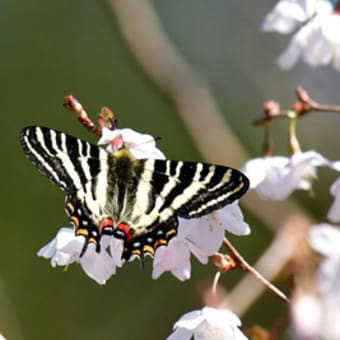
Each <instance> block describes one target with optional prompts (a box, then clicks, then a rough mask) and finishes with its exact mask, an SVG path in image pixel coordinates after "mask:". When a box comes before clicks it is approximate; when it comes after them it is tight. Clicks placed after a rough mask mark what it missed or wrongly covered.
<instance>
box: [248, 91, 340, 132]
mask: <svg viewBox="0 0 340 340" xmlns="http://www.w3.org/2000/svg"><path fill="white" fill-rule="evenodd" d="M295 92H296V96H297V99H298V100H297V101H296V102H295V103H294V104H292V105H291V107H290V109H289V110H280V105H279V104H278V103H276V102H274V101H268V102H265V103H264V106H263V112H264V115H263V116H261V117H259V118H257V119H255V121H254V122H253V123H254V125H266V124H268V123H271V122H272V121H274V120H277V119H287V118H290V114H291V111H293V112H294V113H295V114H296V117H297V118H301V117H303V116H305V115H307V114H309V113H312V112H325V113H330V112H333V113H340V106H338V105H326V104H320V103H318V102H317V101H315V100H313V99H312V98H311V97H310V96H309V94H308V92H307V91H306V90H305V89H304V88H303V87H302V86H298V87H297V88H296V90H295ZM274 104H275V105H274Z"/></svg>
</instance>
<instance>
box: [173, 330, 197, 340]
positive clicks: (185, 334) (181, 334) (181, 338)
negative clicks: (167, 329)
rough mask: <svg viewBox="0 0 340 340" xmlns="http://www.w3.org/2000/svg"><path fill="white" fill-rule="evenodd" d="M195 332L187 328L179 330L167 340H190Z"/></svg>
mask: <svg viewBox="0 0 340 340" xmlns="http://www.w3.org/2000/svg"><path fill="white" fill-rule="evenodd" d="M193 334H194V332H193V331H191V330H187V329H185V328H177V329H175V331H174V332H173V333H171V334H170V335H169V336H168V337H167V338H166V340H190V339H191V338H192V336H193Z"/></svg>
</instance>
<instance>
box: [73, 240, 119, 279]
mask: <svg viewBox="0 0 340 340" xmlns="http://www.w3.org/2000/svg"><path fill="white" fill-rule="evenodd" d="M80 264H81V266H82V268H83V269H84V271H85V273H86V274H87V275H88V276H89V277H91V278H92V279H93V280H95V281H96V282H97V283H99V284H105V283H106V280H108V279H109V278H110V277H111V276H112V275H113V274H115V272H116V267H115V266H113V265H112V258H111V257H110V256H109V254H108V253H107V252H106V251H102V252H101V253H97V252H96V249H95V246H94V245H93V244H90V245H89V246H88V248H87V250H86V252H85V254H84V255H83V256H82V257H81V258H80Z"/></svg>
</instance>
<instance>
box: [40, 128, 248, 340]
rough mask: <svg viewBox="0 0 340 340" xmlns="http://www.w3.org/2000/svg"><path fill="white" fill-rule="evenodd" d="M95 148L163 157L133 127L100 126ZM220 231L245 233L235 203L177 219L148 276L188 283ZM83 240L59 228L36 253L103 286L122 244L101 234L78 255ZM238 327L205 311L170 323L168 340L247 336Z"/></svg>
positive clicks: (231, 318)
mask: <svg viewBox="0 0 340 340" xmlns="http://www.w3.org/2000/svg"><path fill="white" fill-rule="evenodd" d="M98 144H99V145H101V146H105V147H106V150H107V151H108V152H115V151H117V150H119V149H120V148H122V147H123V146H124V147H126V148H129V150H130V152H131V153H132V154H133V155H134V157H136V158H137V159H145V158H153V159H165V156H164V154H163V153H162V152H161V151H160V150H159V149H158V148H157V147H156V143H155V140H154V138H153V137H152V136H150V135H147V134H141V133H138V132H136V131H134V130H132V129H117V128H114V129H109V128H106V127H103V128H102V135H101V138H100V139H99V140H98ZM225 231H229V232H231V233H233V234H235V235H247V234H249V233H250V228H249V226H248V224H247V223H246V222H245V221H244V218H243V214H242V211H241V209H240V207H239V206H238V202H234V203H232V204H230V205H227V206H226V207H224V208H222V209H219V210H217V211H214V212H212V213H210V214H208V215H205V216H203V217H201V218H197V219H191V220H186V219H182V218H179V227H178V232H177V235H176V237H174V238H172V239H171V240H170V242H169V243H168V245H167V246H166V247H159V248H158V249H157V250H156V252H155V255H154V259H153V271H152V277H153V278H154V279H157V278H158V277H159V276H161V275H162V274H163V273H164V272H166V271H170V272H171V273H172V274H173V275H174V276H175V277H176V278H177V279H179V280H181V281H184V280H188V279H189V278H190V274H191V262H190V257H191V255H194V256H195V257H196V258H197V259H198V260H199V261H200V262H201V263H202V264H207V263H208V257H209V256H211V255H214V254H215V253H216V252H217V251H218V249H219V248H220V247H221V244H222V242H223V239H224V235H225ZM84 242H85V239H84V237H82V236H77V235H75V233H74V230H73V228H67V227H63V228H61V229H60V230H59V231H58V233H57V235H56V237H55V238H54V239H53V240H52V241H50V242H49V243H48V244H47V245H45V246H44V247H43V248H41V249H40V250H39V252H38V255H39V256H41V257H44V258H46V259H50V262H51V265H52V266H53V267H56V266H67V265H69V264H71V263H79V264H80V265H81V267H82V269H83V270H84V272H85V273H86V274H87V275H88V276H89V277H90V278H92V279H94V280H95V281H96V282H97V283H99V284H105V283H106V281H107V280H108V279H109V278H110V277H111V276H112V275H114V274H115V273H116V269H117V268H119V267H122V266H123V264H124V261H123V260H122V251H123V241H122V240H119V239H116V238H114V237H111V236H110V237H109V236H105V235H104V236H103V237H102V238H101V240H100V249H101V250H100V252H97V251H96V247H95V246H94V245H93V244H89V245H88V247H87V249H86V251H85V252H84V254H82V249H83V246H84ZM240 325H241V322H240V320H239V319H238V317H237V316H236V315H234V314H233V313H232V312H231V311H229V310H225V309H214V308H209V307H205V308H203V309H202V310H201V311H193V312H190V313H188V314H186V315H184V316H183V317H182V318H181V319H180V320H179V321H178V322H177V323H176V324H175V326H174V329H175V331H174V333H173V334H172V335H170V336H169V339H190V337H191V336H192V335H195V338H196V339H208V338H209V339H210V338H216V337H215V336H217V338H221V339H222V338H223V339H229V338H230V339H240V340H243V339H246V337H245V336H244V335H243V333H242V332H241V331H240V330H239V328H238V327H239V326H240Z"/></svg>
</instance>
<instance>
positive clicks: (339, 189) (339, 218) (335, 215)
mask: <svg viewBox="0 0 340 340" xmlns="http://www.w3.org/2000/svg"><path fill="white" fill-rule="evenodd" d="M330 192H331V194H332V195H333V196H334V201H333V203H332V205H331V207H330V209H329V211H328V214H327V218H328V219H329V220H330V221H332V222H335V223H336V222H340V177H339V178H338V179H337V180H336V181H335V182H334V183H333V184H332V185H331V188H330Z"/></svg>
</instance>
